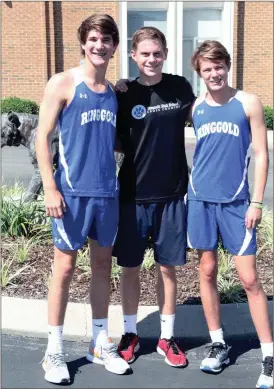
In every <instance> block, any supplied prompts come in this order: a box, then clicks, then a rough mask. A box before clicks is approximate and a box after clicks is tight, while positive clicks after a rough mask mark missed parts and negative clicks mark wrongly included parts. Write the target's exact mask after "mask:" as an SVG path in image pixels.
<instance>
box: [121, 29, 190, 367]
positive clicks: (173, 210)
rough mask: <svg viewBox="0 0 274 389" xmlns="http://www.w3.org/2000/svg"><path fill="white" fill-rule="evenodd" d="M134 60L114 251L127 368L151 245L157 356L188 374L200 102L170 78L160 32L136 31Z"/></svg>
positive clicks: (124, 117) (125, 101)
mask: <svg viewBox="0 0 274 389" xmlns="http://www.w3.org/2000/svg"><path fill="white" fill-rule="evenodd" d="M131 54H132V58H133V60H134V61H135V62H136V64H137V66H138V69H139V77H138V78H137V79H136V80H133V81H132V82H130V83H128V84H127V86H126V87H125V89H127V91H126V93H124V92H123V93H117V98H118V103H119V109H118V116H117V131H118V134H119V135H120V139H121V144H122V150H123V152H124V154H125V157H124V160H123V164H122V166H121V169H120V172H119V181H120V219H119V231H118V235H117V240H116V243H115V249H114V255H116V256H117V262H118V264H119V265H120V266H122V267H123V268H122V275H121V296H122V305H123V313H124V334H123V336H122V339H121V342H120V344H119V351H120V353H121V355H122V356H123V358H124V359H125V360H126V361H128V362H133V361H134V358H135V356H134V353H135V352H136V351H137V350H138V349H139V340H138V335H137V328H136V317H137V310H138V304H139V298H140V279H139V275H140V269H141V264H142V262H143V259H144V253H145V250H146V248H147V247H148V245H149V239H150V243H151V247H153V249H154V255H155V261H156V263H155V264H156V271H157V277H158V283H157V290H156V292H157V297H158V304H159V311H160V323H161V333H160V338H159V341H158V344H157V352H158V353H159V354H161V355H162V356H163V357H164V360H165V362H166V363H167V364H169V365H170V366H173V367H183V366H186V364H187V360H186V356H185V354H184V352H183V351H182V350H181V349H180V348H179V346H178V344H177V343H176V341H175V339H174V322H175V311H176V269H175V266H177V265H179V266H180V265H184V264H185V261H186V206H185V202H184V196H185V195H186V192H187V183H188V167H187V161H186V155H185V143H184V141H185V139H184V138H185V134H184V127H185V121H186V119H187V116H188V114H189V111H190V108H191V105H192V103H193V101H194V100H195V96H194V95H193V92H192V88H191V86H190V84H189V82H188V81H187V80H186V79H185V78H184V77H181V76H177V75H172V74H166V73H162V67H163V64H164V61H165V59H166V57H167V46H166V39H165V36H164V34H163V33H162V32H161V31H159V30H158V29H157V28H154V27H143V28H141V29H140V30H138V31H136V32H135V33H134V35H133V38H132V51H131ZM121 89H124V88H123V87H122V88H121Z"/></svg>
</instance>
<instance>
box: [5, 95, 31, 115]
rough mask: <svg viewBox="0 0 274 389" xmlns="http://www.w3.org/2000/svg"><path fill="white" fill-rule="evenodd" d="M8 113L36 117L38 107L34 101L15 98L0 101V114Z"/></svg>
mask: <svg viewBox="0 0 274 389" xmlns="http://www.w3.org/2000/svg"><path fill="white" fill-rule="evenodd" d="M9 111H13V112H21V113H30V114H33V115H37V114H38V112H39V105H38V104H36V102H35V101H32V100H26V99H21V98H19V97H15V96H14V97H7V98H5V99H1V113H8V112H9Z"/></svg>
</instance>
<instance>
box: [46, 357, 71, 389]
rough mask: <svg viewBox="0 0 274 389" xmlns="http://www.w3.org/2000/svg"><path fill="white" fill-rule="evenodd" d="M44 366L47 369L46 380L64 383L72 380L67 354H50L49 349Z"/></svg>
mask: <svg viewBox="0 0 274 389" xmlns="http://www.w3.org/2000/svg"><path fill="white" fill-rule="evenodd" d="M42 367H43V369H44V370H45V372H46V373H45V380H46V381H48V382H51V383H53V384H63V383H68V382H70V376H69V371H68V367H67V364H66V362H65V354H63V353H58V354H49V353H48V350H47V351H46V353H45V356H44V358H43V363H42Z"/></svg>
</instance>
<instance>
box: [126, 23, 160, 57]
mask: <svg viewBox="0 0 274 389" xmlns="http://www.w3.org/2000/svg"><path fill="white" fill-rule="evenodd" d="M145 39H151V40H153V41H154V40H158V41H160V42H161V44H162V46H163V49H164V50H166V37H165V36H164V34H163V33H162V31H160V30H158V28H155V27H142V28H140V30H137V31H136V32H135V33H134V35H133V37H132V42H131V46H132V50H134V51H136V50H137V47H138V44H139V43H140V42H142V41H144V40H145Z"/></svg>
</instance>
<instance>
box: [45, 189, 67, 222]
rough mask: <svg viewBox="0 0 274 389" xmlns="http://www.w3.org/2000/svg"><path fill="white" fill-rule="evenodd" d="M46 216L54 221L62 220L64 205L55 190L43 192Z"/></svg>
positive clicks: (63, 201)
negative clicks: (54, 219)
mask: <svg viewBox="0 0 274 389" xmlns="http://www.w3.org/2000/svg"><path fill="white" fill-rule="evenodd" d="M45 207H46V215H47V216H51V217H54V218H56V219H63V217H64V212H66V203H65V200H64V198H63V196H62V195H61V193H60V192H59V191H58V190H57V189H50V190H47V191H45Z"/></svg>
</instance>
